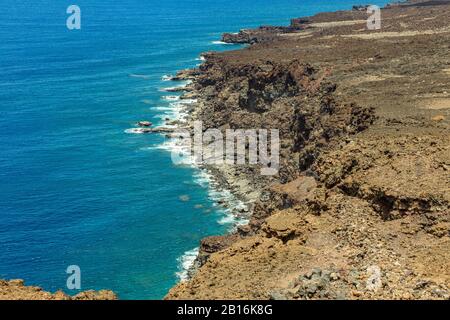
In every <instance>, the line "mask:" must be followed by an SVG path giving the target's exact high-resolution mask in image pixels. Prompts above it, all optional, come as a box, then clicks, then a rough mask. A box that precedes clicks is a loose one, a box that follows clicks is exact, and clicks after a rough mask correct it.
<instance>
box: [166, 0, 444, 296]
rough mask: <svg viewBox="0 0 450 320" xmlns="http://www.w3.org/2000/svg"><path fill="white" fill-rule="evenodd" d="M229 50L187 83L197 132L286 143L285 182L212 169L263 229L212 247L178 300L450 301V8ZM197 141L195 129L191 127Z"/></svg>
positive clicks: (388, 13) (204, 248)
mask: <svg viewBox="0 0 450 320" xmlns="http://www.w3.org/2000/svg"><path fill="white" fill-rule="evenodd" d="M364 9H365V7H364V6H362V7H360V6H355V7H354V8H353V10H350V11H339V12H332V13H322V14H318V15H315V16H313V17H305V18H298V19H294V20H292V23H291V25H290V26H288V27H271V26H269V27H267V26H265V27H261V28H258V29H256V30H242V31H241V32H239V33H237V34H225V35H224V36H223V39H222V40H223V41H225V42H233V43H248V44H250V46H249V47H248V48H245V49H243V50H237V51H228V52H222V53H205V54H204V55H203V56H204V58H205V62H204V63H203V64H202V65H201V66H200V67H199V68H198V69H194V70H185V71H182V72H180V73H179V74H178V75H177V76H176V79H174V80H177V79H183V80H186V79H189V80H191V81H192V83H191V84H190V85H189V90H188V94H190V95H191V96H195V97H196V98H197V99H198V103H197V105H196V107H195V108H194V109H193V110H192V112H191V116H190V121H192V120H201V121H202V122H203V125H204V128H205V129H206V128H220V129H222V130H225V129H227V128H231V129H246V128H249V129H251V128H266V129H279V130H280V139H281V151H280V157H281V159H280V160H281V164H280V171H279V174H278V175H276V176H272V177H267V176H261V175H260V174H259V170H258V168H256V167H254V166H253V167H252V166H248V165H247V166H246V165H241V166H229V167H225V166H224V167H220V168H217V167H216V168H213V169H212V170H214V174H215V176H216V177H217V179H219V180H221V181H223V184H226V185H227V186H228V187H229V188H230V189H231V190H233V191H234V192H236V193H237V194H240V195H241V196H242V197H247V201H248V203H249V204H251V205H250V208H251V210H250V216H249V223H248V224H247V225H245V226H240V227H238V228H237V230H236V231H235V232H233V233H232V234H229V235H218V236H216V237H209V238H205V239H204V240H203V241H202V242H201V248H200V254H199V257H198V259H197V262H196V267H197V268H196V270H195V272H191V279H190V280H188V281H184V282H181V283H180V284H178V285H177V286H175V287H174V288H172V289H171V290H170V292H169V293H168V295H167V296H166V299H383V298H386V299H449V297H450V289H449V288H450V271H449V270H450V208H449V202H450V189H449V186H450V171H449V169H450V128H449V117H450V111H449V108H450V56H449V52H450V46H449V43H450V1H408V2H406V3H402V4H393V5H389V6H387V7H386V8H383V10H382V28H381V30H368V29H367V26H366V19H367V17H368V15H367V13H366V11H365V10H364ZM188 125H189V123H188Z"/></svg>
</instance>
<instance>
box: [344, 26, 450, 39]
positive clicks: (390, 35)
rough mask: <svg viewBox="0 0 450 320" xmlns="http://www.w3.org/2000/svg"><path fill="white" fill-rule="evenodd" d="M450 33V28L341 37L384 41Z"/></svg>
mask: <svg viewBox="0 0 450 320" xmlns="http://www.w3.org/2000/svg"><path fill="white" fill-rule="evenodd" d="M446 32H450V28H448V27H447V28H442V29H436V30H423V31H401V32H374V33H364V34H345V35H342V36H341V37H344V38H357V39H364V40H372V39H383V38H397V37H415V36H421V35H434V34H441V33H446Z"/></svg>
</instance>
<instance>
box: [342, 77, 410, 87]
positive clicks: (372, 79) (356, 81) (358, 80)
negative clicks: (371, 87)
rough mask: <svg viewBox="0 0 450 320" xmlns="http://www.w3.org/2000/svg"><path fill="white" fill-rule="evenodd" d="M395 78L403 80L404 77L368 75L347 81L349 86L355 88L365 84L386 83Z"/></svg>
mask: <svg viewBox="0 0 450 320" xmlns="http://www.w3.org/2000/svg"><path fill="white" fill-rule="evenodd" d="M394 78H402V76H400V75H396V74H381V75H366V76H362V77H357V78H353V79H350V80H349V81H347V84H348V85H350V86H355V85H359V84H361V83H364V82H375V81H385V80H388V79H394Z"/></svg>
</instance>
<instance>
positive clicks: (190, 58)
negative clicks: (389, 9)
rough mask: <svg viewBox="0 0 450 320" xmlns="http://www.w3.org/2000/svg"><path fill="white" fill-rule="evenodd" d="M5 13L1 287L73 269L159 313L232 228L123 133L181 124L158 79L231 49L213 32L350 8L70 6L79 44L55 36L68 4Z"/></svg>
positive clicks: (187, 182) (184, 170) (206, 196)
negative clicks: (210, 243) (201, 253)
mask: <svg viewBox="0 0 450 320" xmlns="http://www.w3.org/2000/svg"><path fill="white" fill-rule="evenodd" d="M387 2H388V1H372V3H373V4H378V5H384V4H385V3H387ZM3 4H4V5H3V9H2V10H0V21H2V24H1V25H0V68H1V70H2V77H1V78H0V101H1V102H2V106H1V107H0V150H1V152H0V194H1V196H0V257H1V258H0V279H2V278H6V279H12V278H22V279H25V280H26V282H27V284H30V285H38V286H41V287H43V288H44V289H46V290H50V291H55V290H58V289H65V286H66V278H67V274H66V273H65V271H66V268H67V267H68V266H69V265H78V266H80V268H81V272H82V290H89V289H104V288H106V289H111V290H113V291H115V292H116V293H117V294H118V295H119V297H120V298H122V299H160V298H162V297H163V296H164V295H165V294H166V293H167V291H168V290H169V288H170V287H172V286H173V285H174V284H175V283H176V282H177V281H179V279H180V277H185V273H184V272H183V268H185V267H187V266H188V265H189V262H190V261H192V257H194V256H195V250H194V248H196V247H197V246H198V244H199V241H200V239H201V238H203V237H205V236H208V235H217V234H222V233H224V232H227V230H229V228H230V227H231V226H232V225H233V224H234V223H236V221H234V220H233V219H232V218H231V216H230V215H229V214H228V211H227V210H225V209H224V208H221V207H220V206H218V205H217V204H216V202H217V199H218V197H220V196H224V197H227V198H230V197H231V196H230V195H229V194H223V193H220V192H216V191H214V190H212V189H211V188H209V185H210V182H209V179H208V177H207V176H205V174H204V173H202V172H199V171H198V170H197V169H195V168H191V167H179V166H174V165H173V164H172V161H171V157H170V153H169V152H167V149H169V150H170V147H167V145H165V144H164V142H165V141H164V138H163V137H162V136H158V135H142V134H127V132H126V130H127V129H130V128H132V127H134V124H135V123H136V121H139V120H149V121H151V122H153V123H155V124H158V123H161V121H163V119H164V118H166V117H169V118H176V117H179V116H180V114H179V112H177V110H178V109H177V107H178V106H179V105H177V103H179V101H178V100H177V98H176V96H177V94H176V93H169V92H164V91H163V90H161V89H163V88H166V87H173V86H177V85H179V83H176V82H171V81H167V79H168V77H167V75H169V74H175V73H176V71H177V70H180V69H184V68H192V67H195V66H196V65H198V64H199V63H201V59H199V57H200V54H201V53H202V52H205V51H209V50H230V49H237V48H240V47H239V46H235V45H224V44H221V43H220V42H219V40H220V35H221V33H222V32H236V31H238V30H239V29H241V28H250V27H256V26H259V25H265V24H276V25H287V24H289V20H290V19H291V18H293V17H298V16H306V15H312V14H314V13H317V12H321V11H331V10H337V9H349V8H351V6H352V5H353V4H358V3H355V2H354V1H348V0H343V1H337V2H335V3H330V2H329V1H317V0H307V1H306V0H305V1H288V0H281V1H268V0H263V1H258V2H255V1H235V0H231V1H230V0H227V1H225V0H219V1H214V2H207V1H204V0H200V1H189V2H181V1H174V0H170V1H164V2H156V1H153V0H151V1H143V0H131V1H127V2H118V1H98V0H90V1H87V0H80V1H77V2H76V4H77V5H79V6H80V7H81V10H82V29H81V30H79V31H69V30H68V29H67V28H66V26H65V22H66V18H67V14H66V8H67V6H68V5H69V4H70V3H64V2H62V3H56V2H55V1H49V0H44V1H39V3H33V4H30V3H29V2H27V1H20V0H19V1H17V0H15V1H12V0H5V1H4V2H3ZM183 196H184V197H183ZM186 253H187V254H186ZM65 291H66V292H68V293H71V294H74V293H76V292H73V291H70V290H65Z"/></svg>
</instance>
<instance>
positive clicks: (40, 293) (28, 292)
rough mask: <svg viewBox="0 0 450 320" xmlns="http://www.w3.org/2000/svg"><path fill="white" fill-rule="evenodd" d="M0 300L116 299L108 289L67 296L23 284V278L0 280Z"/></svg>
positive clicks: (60, 292) (59, 292) (62, 293)
mask: <svg viewBox="0 0 450 320" xmlns="http://www.w3.org/2000/svg"><path fill="white" fill-rule="evenodd" d="M0 300H117V296H116V295H115V294H114V293H113V292H112V291H108V290H100V291H85V292H81V293H79V294H77V295H75V296H69V295H67V294H65V293H64V292H62V291H58V292H56V293H50V292H46V291H44V290H42V288H39V287H32V286H25V283H24V281H23V280H10V281H5V280H0Z"/></svg>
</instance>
